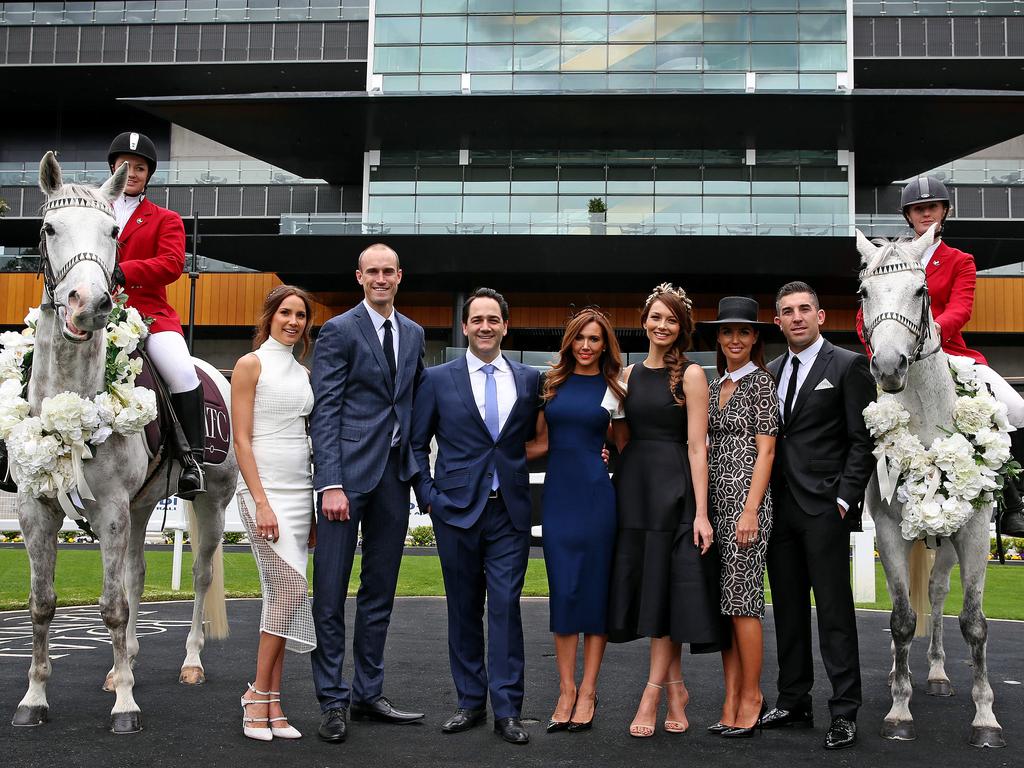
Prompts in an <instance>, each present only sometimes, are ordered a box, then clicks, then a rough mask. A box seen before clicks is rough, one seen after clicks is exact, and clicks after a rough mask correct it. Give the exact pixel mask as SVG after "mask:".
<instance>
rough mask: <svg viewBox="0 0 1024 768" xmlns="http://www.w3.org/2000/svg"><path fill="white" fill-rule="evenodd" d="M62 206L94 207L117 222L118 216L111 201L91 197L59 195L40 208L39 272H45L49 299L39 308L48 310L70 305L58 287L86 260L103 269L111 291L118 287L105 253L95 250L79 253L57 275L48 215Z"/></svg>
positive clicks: (45, 286)
mask: <svg viewBox="0 0 1024 768" xmlns="http://www.w3.org/2000/svg"><path fill="white" fill-rule="evenodd" d="M58 208H92V209H93V210H97V211H102V212H103V213H105V214H107V215H108V216H109V217H110V218H111V219H114V221H115V222H116V221H117V218H116V217H115V216H114V209H113V208H112V207H111V206H110V205H109V204H107V203H104V202H102V201H100V200H90V199H89V198H87V197H56V198H54V199H52V200H47V201H46V202H45V203H43V207H42V208H41V209H40V210H41V211H42V213H43V226H42V227H40V228H39V269H38V270H37V271H36V274H37V275H38V274H40V273H42V275H43V287H44V288H45V290H46V301H44V302H43V303H42V304H41V305H40V307H39V308H40V309H41V310H44V311H46V310H55V309H56V308H57V307H64V308H65V309H67V305H66V304H64V303H63V302H60V301H57V297H56V291H57V286H58V285H60V284H61V282H62V281H63V280H64V278H65V277H67V276H68V273H69V272H70V271H71V270H72V269H74V268H75V267H76V266H78V265H79V264H81V263H83V262H86V261H91V262H93V263H94V264H96V265H98V266H99V268H100V270H102V272H103V277H104V278H105V279H106V281H107V291H112V290H113V289H114V275H113V270H109V269H107V265H106V264H105V263H104V259H103V257H102V256H99V255H97V254H95V253H89V252H88V251H82V252H81V253H76V254H75V255H74V256H72V257H71V258H70V259H68V260H67V263H65V264H64V266H63V267H61V268H60V271H59V272H57V273H56V274H55V273H54V271H53V265H52V264H50V255H49V253H48V252H47V249H46V214H47V213H49V212H50V211H54V210H57V209H58ZM115 261H116V257H115Z"/></svg>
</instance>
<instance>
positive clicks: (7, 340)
mask: <svg viewBox="0 0 1024 768" xmlns="http://www.w3.org/2000/svg"><path fill="white" fill-rule="evenodd" d="M35 343H36V340H35V338H33V337H32V336H25V335H24V334H21V333H18V332H17V331H4V332H3V333H0V346H3V347H4V348H5V349H18V348H20V347H31V346H33V345H34V344H35Z"/></svg>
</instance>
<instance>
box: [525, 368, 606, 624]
mask: <svg viewBox="0 0 1024 768" xmlns="http://www.w3.org/2000/svg"><path fill="white" fill-rule="evenodd" d="M606 388H607V383H606V382H605V378H604V376H602V375H600V374H598V375H596V376H582V375H579V374H572V375H571V376H570V377H569V378H568V379H566V381H565V383H563V384H562V385H561V386H560V387H559V388H558V393H557V394H556V395H555V397H554V398H552V399H551V400H550V401H549V402H548V403H547V406H546V408H545V411H544V414H545V418H546V420H547V425H548V466H547V475H546V479H545V481H544V502H543V515H544V516H543V526H544V529H543V537H544V538H543V540H544V561H545V564H546V565H547V572H548V589H549V592H550V595H551V598H550V602H549V604H550V610H551V631H552V632H555V633H557V634H560V635H573V634H577V633H580V632H583V633H585V634H596V635H603V634H605V633H606V632H607V631H608V628H607V606H608V581H609V577H610V574H611V561H612V553H613V552H614V550H615V532H616V528H617V523H616V518H615V490H614V489H613V488H612V483H611V480H610V479H609V477H608V468H607V467H606V466H605V465H604V461H603V460H602V459H601V449H602V448H603V447H604V443H605V435H606V434H607V431H608V420H609V414H608V411H606V410H605V409H604V408H603V407H602V406H601V401H602V400H603V399H604V395H605V390H606Z"/></svg>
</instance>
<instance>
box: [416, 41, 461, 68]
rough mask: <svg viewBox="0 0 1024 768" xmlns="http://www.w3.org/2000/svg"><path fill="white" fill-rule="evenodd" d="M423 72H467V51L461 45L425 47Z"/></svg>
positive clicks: (422, 60)
mask: <svg viewBox="0 0 1024 768" xmlns="http://www.w3.org/2000/svg"><path fill="white" fill-rule="evenodd" d="M420 71H421V72H465V71H466V49H465V47H464V46H461V45H435V46H424V48H423V54H422V57H421V64H420Z"/></svg>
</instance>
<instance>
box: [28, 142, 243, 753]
mask: <svg viewBox="0 0 1024 768" xmlns="http://www.w3.org/2000/svg"><path fill="white" fill-rule="evenodd" d="M127 171H128V166H127V164H125V165H122V166H121V167H120V168H119V169H118V171H117V172H116V173H115V174H114V175H113V176H112V177H111V178H110V179H109V180H108V181H107V182H106V183H105V184H104V185H103V186H102V187H100V188H95V187H88V186H82V185H77V184H64V183H63V181H62V179H61V170H60V166H59V165H58V164H57V160H56V158H55V157H54V155H53V153H52V152H47V153H46V155H45V156H44V157H43V159H42V161H41V162H40V164H39V186H40V188H41V189H42V190H43V193H44V194H45V196H46V202H45V203H44V204H43V211H44V214H43V226H42V232H41V236H42V240H43V243H44V245H45V248H42V249H41V255H40V258H41V260H42V261H43V264H42V265H41V266H42V268H43V271H44V282H45V287H44V292H43V302H42V313H41V315H40V318H39V321H38V324H37V327H36V339H35V349H34V352H33V355H32V373H31V379H30V381H29V389H28V400H29V404H30V406H31V410H32V415H38V414H39V411H40V406H41V404H42V401H43V399H44V398H46V397H49V396H52V395H56V394H57V393H59V392H65V391H69V392H74V393H77V394H78V395H80V396H82V397H90V398H91V397H94V396H95V395H96V394H97V393H99V392H101V391H103V389H104V373H105V371H104V368H105V356H106V334H105V330H104V329H105V327H106V319H107V315H108V313H109V312H110V310H111V297H110V291H111V287H112V286H111V274H112V272H113V270H114V266H115V264H116V260H117V226H116V224H115V223H114V218H113V213H112V208H111V205H112V203H113V201H114V200H115V199H117V198H118V197H119V196H120V195H121V193H122V192H123V190H124V186H125V181H126V179H127V177H128V173H127ZM207 370H212V369H211V368H209V367H207ZM218 385H219V386H220V388H221V391H222V392H223V393H224V397H225V400H227V398H228V394H229V391H228V384H227V382H226V381H225V380H224V379H223V377H218ZM143 440H144V437H143V435H142V434H137V435H133V436H131V437H124V436H121V435H118V434H116V433H115V434H114V435H111V436H110V437H109V438H108V439H107V441H106V442H105V443H103V445H101V446H99V447H98V448H97V449H96V451H95V452H96V456H95V458H92V459H89V460H87V461H85V462H84V474H85V479H86V481H87V483H88V484H89V486H91V488H92V489H94V491H95V495H96V497H97V498H96V500H95V501H84V504H85V509H84V510H83V512H82V514H83V516H84V517H85V518H86V519H87V520H88V522H89V524H90V526H91V527H92V529H93V531H95V532H96V534H97V535H98V536H99V542H100V552H101V556H102V561H103V589H102V595H101V597H100V601H99V607H100V613H101V615H102V617H103V622H104V623H105V624H106V625H107V628H108V629H109V630H110V638H111V646H112V648H113V653H114V664H113V668H112V669H111V670H110V673H108V675H107V679H106V682H105V685H104V688H105V689H107V690H113V691H114V693H115V694H116V699H115V701H114V706H113V709H112V710H111V715H110V727H111V730H112V731H113V732H114V733H132V732H135V731H138V730H140V729H141V728H142V713H141V711H140V709H139V706H138V704H136V702H135V698H134V696H133V694H132V688H133V686H134V683H135V678H134V675H133V672H132V668H133V666H134V662H135V659H136V656H137V655H138V652H139V643H138V639H137V638H136V634H135V622H136V618H137V616H138V608H139V598H140V597H141V595H142V589H143V586H144V583H145V574H146V561H145V557H144V551H143V545H144V543H145V535H146V522H147V521H148V519H149V516H150V514H151V513H152V511H153V508H154V506H155V505H156V503H157V502H158V501H159V500H160V499H162V498H164V496H166V495H167V483H168V467H167V462H168V461H169V459H168V457H167V456H157V457H156V458H155V459H154V460H152V461H149V460H148V459H147V454H146V450H145V447H144V444H143ZM206 473H207V474H206V477H207V489H208V490H207V492H206V493H205V494H200V495H199V496H198V497H197V498H196V500H195V502H194V510H190V511H191V512H192V520H191V541H192V551H193V554H194V558H195V560H194V564H193V567H192V580H193V585H194V588H195V593H196V597H195V606H194V609H193V613H192V627H191V631H190V632H189V634H188V638H187V640H186V643H185V648H186V655H185V661H184V663H183V664H182V668H181V676H180V680H181V682H184V683H190V684H198V683H201V682H203V681H204V679H205V678H204V672H203V665H202V661H201V660H200V657H199V654H200V652H201V651H202V648H203V642H204V635H203V608H204V606H205V607H206V608H207V612H208V614H209V616H208V619H209V620H210V622H211V628H210V631H211V635H213V636H217V635H218V634H220V635H222V636H223V635H226V634H227V617H226V614H225V610H224V587H223V565H222V563H221V549H220V544H221V540H222V537H223V531H224V507H225V506H226V505H227V503H228V501H229V500H230V499H231V496H232V495H233V494H234V491H235V481H236V477H237V474H238V466H237V464H236V463H235V458H234V455H233V454H229V455H228V457H227V459H226V460H225V461H224V462H223V463H222V464H220V465H217V466H210V467H207V469H206ZM170 476H171V478H177V476H178V471H177V470H176V469H175V470H174V471H172V472H171V473H170ZM173 491H174V487H173V482H172V486H171V492H173ZM17 503H18V518H19V520H20V522H21V528H22V532H23V533H24V537H25V548H26V549H27V550H28V556H29V561H30V563H31V572H32V584H31V593H30V597H29V609H30V611H31V614H32V628H33V638H32V664H31V667H30V669H29V676H28V681H29V682H28V691H27V692H26V693H25V696H24V697H23V698H22V700H21V702H20V703H19V704H18V708H17V710H16V712H15V714H14V720H13V724H14V725H18V726H32V725H41V724H42V723H44V722H46V720H47V719H48V711H49V708H48V704H47V699H46V684H47V681H48V680H49V677H50V671H51V669H50V659H49V655H48V637H47V633H48V630H49V626H50V621H51V619H52V618H53V615H54V611H55V610H56V605H57V596H56V594H55V592H54V585H53V576H54V567H55V561H56V556H57V532H58V531H59V530H60V527H61V523H62V521H63V519H64V512H63V511H62V509H61V507H60V505H59V504H58V503H57V500H55V499H48V498H35V497H32V496H29V495H27V494H25V493H21V492H19V494H18V499H17ZM215 571H216V577H215Z"/></svg>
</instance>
